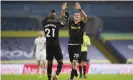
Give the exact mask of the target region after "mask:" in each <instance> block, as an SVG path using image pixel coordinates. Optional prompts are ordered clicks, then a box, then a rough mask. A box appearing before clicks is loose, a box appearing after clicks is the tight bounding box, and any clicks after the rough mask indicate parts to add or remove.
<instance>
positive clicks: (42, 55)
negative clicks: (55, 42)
mask: <svg viewBox="0 0 133 80" xmlns="http://www.w3.org/2000/svg"><path fill="white" fill-rule="evenodd" d="M36 60H46V50H45V51H39V52H36Z"/></svg>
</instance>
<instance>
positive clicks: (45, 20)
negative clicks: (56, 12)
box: [42, 17, 49, 26]
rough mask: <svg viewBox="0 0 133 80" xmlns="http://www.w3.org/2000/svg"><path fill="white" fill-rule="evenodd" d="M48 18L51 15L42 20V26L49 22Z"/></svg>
mask: <svg viewBox="0 0 133 80" xmlns="http://www.w3.org/2000/svg"><path fill="white" fill-rule="evenodd" d="M48 19H49V17H46V18H45V19H43V20H42V26H44V25H45V23H46V22H47V20H48Z"/></svg>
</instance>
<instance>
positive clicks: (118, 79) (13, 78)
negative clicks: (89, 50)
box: [1, 74, 133, 80]
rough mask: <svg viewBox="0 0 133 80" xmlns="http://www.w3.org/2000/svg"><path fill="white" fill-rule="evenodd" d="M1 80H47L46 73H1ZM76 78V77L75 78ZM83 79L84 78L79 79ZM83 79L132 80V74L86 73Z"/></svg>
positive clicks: (63, 75)
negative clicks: (39, 74) (40, 74)
mask: <svg viewBox="0 0 133 80" xmlns="http://www.w3.org/2000/svg"><path fill="white" fill-rule="evenodd" d="M68 78H69V75H68V74H62V75H60V77H59V80H68ZM1 80H47V77H46V75H43V76H42V77H39V76H37V75H1ZM75 80H76V79H75ZM80 80H84V79H80ZM85 80H133V75H119V74H118V75H98V74H97V75H95V74H91V75H87V79H85Z"/></svg>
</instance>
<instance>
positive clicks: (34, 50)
mask: <svg viewBox="0 0 133 80" xmlns="http://www.w3.org/2000/svg"><path fill="white" fill-rule="evenodd" d="M35 53H36V39H35V41H34V49H33V57H35Z"/></svg>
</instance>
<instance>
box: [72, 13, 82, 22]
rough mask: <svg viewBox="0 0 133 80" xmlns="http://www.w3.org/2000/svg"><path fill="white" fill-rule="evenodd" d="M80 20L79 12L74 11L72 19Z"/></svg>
mask: <svg viewBox="0 0 133 80" xmlns="http://www.w3.org/2000/svg"><path fill="white" fill-rule="evenodd" d="M80 20H81V16H80V13H74V21H80Z"/></svg>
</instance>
